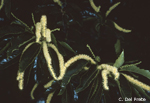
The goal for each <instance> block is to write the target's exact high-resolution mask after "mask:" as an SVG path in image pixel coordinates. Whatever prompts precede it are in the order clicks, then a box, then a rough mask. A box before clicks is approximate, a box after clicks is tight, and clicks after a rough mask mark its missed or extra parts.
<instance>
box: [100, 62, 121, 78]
mask: <svg viewBox="0 0 150 103" xmlns="http://www.w3.org/2000/svg"><path fill="white" fill-rule="evenodd" d="M97 69H99V70H102V69H105V70H108V71H110V72H112V74H113V75H114V76H115V80H117V79H118V78H119V75H120V73H119V72H118V69H117V68H116V67H114V66H111V65H108V64H101V65H99V66H98V67H97Z"/></svg>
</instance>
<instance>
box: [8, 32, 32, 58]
mask: <svg viewBox="0 0 150 103" xmlns="http://www.w3.org/2000/svg"><path fill="white" fill-rule="evenodd" d="M34 38H35V36H32V35H30V34H28V33H25V34H22V35H20V36H18V37H16V38H13V39H12V40H11V47H10V48H9V49H8V50H7V57H9V56H11V54H12V53H13V52H14V51H15V50H18V49H19V47H21V46H22V45H24V44H26V43H27V42H29V41H31V40H33V39H34Z"/></svg>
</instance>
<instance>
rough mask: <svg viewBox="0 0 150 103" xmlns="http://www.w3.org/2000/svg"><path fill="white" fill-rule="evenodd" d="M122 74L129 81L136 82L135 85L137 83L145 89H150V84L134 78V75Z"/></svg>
mask: <svg viewBox="0 0 150 103" xmlns="http://www.w3.org/2000/svg"><path fill="white" fill-rule="evenodd" d="M122 75H123V76H124V77H125V78H126V79H127V80H128V81H129V82H131V83H132V84H135V85H137V86H139V87H141V88H143V89H145V90H147V91H150V86H149V85H147V84H144V83H142V82H140V81H138V80H137V79H134V78H133V77H131V76H129V75H127V74H124V73H122Z"/></svg>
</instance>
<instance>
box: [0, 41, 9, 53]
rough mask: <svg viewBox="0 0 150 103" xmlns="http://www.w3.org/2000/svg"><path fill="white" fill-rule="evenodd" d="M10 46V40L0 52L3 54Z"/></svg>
mask: <svg viewBox="0 0 150 103" xmlns="http://www.w3.org/2000/svg"><path fill="white" fill-rule="evenodd" d="M9 46H10V42H8V43H7V44H6V45H5V46H4V47H3V48H2V49H1V50H0V54H2V53H3V52H4V51H5V50H6V49H8V47H9Z"/></svg>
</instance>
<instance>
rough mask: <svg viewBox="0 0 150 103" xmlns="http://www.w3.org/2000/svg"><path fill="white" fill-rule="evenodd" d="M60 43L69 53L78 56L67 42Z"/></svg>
mask: <svg viewBox="0 0 150 103" xmlns="http://www.w3.org/2000/svg"><path fill="white" fill-rule="evenodd" d="M59 43H60V44H61V45H62V46H63V47H65V48H66V49H68V50H69V51H71V52H73V53H74V54H76V52H75V51H74V50H73V49H72V48H71V47H70V46H69V45H68V44H67V43H66V42H60V41H59Z"/></svg>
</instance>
